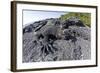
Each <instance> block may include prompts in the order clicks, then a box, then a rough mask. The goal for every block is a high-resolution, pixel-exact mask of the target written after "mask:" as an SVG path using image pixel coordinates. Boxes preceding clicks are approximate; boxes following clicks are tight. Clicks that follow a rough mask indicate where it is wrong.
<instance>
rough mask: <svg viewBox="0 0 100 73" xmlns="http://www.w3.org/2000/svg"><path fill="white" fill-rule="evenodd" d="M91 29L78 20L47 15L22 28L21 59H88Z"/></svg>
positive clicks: (89, 56) (24, 60) (27, 60)
mask: <svg viewBox="0 0 100 73" xmlns="http://www.w3.org/2000/svg"><path fill="white" fill-rule="evenodd" d="M90 36H91V29H90V28H89V27H86V26H85V25H84V24H83V22H82V21H80V19H77V18H69V19H67V20H66V21H61V20H60V19H58V18H50V19H46V20H41V21H37V22H34V23H32V24H30V25H28V26H26V27H24V28H23V57H22V58H23V59H22V60H23V62H40V61H43V62H44V61H63V60H87V59H91V37H90Z"/></svg>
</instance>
